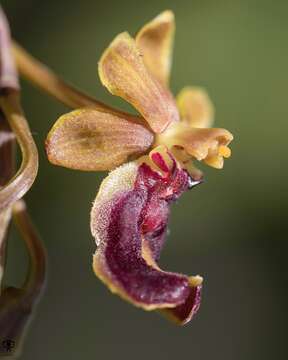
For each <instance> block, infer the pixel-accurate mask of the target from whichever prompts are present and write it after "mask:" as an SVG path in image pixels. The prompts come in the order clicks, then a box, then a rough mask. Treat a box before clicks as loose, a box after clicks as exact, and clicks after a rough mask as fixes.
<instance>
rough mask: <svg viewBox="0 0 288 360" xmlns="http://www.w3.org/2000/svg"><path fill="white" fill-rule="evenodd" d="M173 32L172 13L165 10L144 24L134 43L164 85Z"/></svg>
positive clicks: (166, 79) (154, 74)
mask: <svg viewBox="0 0 288 360" xmlns="http://www.w3.org/2000/svg"><path fill="white" fill-rule="evenodd" d="M174 33H175V20H174V14H173V12H172V11H170V10H166V11H164V12H162V13H161V14H160V15H158V16H157V17H155V18H154V19H153V20H152V21H150V22H149V23H147V24H146V25H144V26H143V27H142V29H141V30H140V31H139V32H138V33H137V35H136V44H137V46H138V48H139V49H140V51H141V53H142V55H143V59H144V63H145V65H146V67H147V68H148V69H149V71H150V72H151V74H152V75H153V76H154V77H155V78H157V79H158V80H159V81H160V82H161V83H162V84H163V85H165V86H168V83H169V76H170V69H171V63H172V52H173V41H174Z"/></svg>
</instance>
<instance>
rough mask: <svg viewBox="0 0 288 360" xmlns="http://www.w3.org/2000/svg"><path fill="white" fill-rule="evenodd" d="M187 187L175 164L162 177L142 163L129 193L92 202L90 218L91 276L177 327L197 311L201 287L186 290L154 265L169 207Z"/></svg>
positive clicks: (178, 278)
mask: <svg viewBox="0 0 288 360" xmlns="http://www.w3.org/2000/svg"><path fill="white" fill-rule="evenodd" d="M110 176H111V175H110ZM112 176H113V175H112ZM190 183H191V181H190V177H189V175H188V173H187V172H186V171H185V170H182V169H180V168H178V167H177V166H176V163H174V165H173V169H172V170H171V171H169V172H167V173H166V174H164V175H163V176H162V175H160V174H159V173H158V172H156V171H154V170H152V169H151V168H150V167H149V166H148V165H147V164H145V163H144V164H142V165H140V166H138V167H137V173H136V174H135V181H134V183H133V186H132V187H130V188H129V189H125V190H124V191H118V192H117V191H116V192H115V194H114V196H112V197H110V199H109V200H108V201H106V202H105V201H104V203H101V201H100V202H99V201H98V202H97V199H96V201H95V203H94V206H93V209H92V213H91V224H93V225H92V226H93V228H92V233H93V234H94V236H95V234H97V235H96V236H97V241H98V244H99V246H98V248H97V251H96V253H95V255H94V270H95V272H96V274H97V275H98V276H99V277H100V278H101V280H102V281H104V282H105V283H106V284H107V285H108V287H109V288H110V289H111V290H112V291H113V292H116V293H118V294H119V295H120V296H122V297H124V298H125V299H126V300H128V301H130V302H132V303H133V304H135V305H137V306H140V307H143V308H145V309H147V310H154V309H161V310H163V311H164V312H165V313H167V314H168V315H169V316H170V317H173V318H175V319H176V320H177V321H178V322H179V321H180V322H181V323H185V322H187V321H189V320H190V318H191V317H192V315H194V313H196V311H197V310H198V308H199V305H200V292H201V286H193V285H191V283H190V278H189V277H188V276H186V275H182V274H178V273H172V272H166V271H163V270H161V269H160V268H159V267H158V264H157V261H158V260H159V257H160V253H161V249H162V247H163V245H164V243H165V237H166V230H167V223H168V217H169V206H170V203H171V202H173V201H175V200H176V199H177V198H178V197H179V196H180V195H181V194H182V193H183V192H184V191H186V190H187V189H188V188H189V184H190ZM95 219H96V221H95ZM97 219H98V220H97ZM188 318H189V320H187V319H188Z"/></svg>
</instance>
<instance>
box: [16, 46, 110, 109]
mask: <svg viewBox="0 0 288 360" xmlns="http://www.w3.org/2000/svg"><path fill="white" fill-rule="evenodd" d="M12 51H13V55H14V58H15V62H16V65H17V67H18V70H19V73H20V74H21V75H22V76H23V77H24V78H26V79H27V80H29V81H31V82H32V83H33V84H34V85H36V86H37V87H39V88H40V89H42V90H44V91H45V92H47V93H48V94H50V95H51V96H53V97H55V98H56V99H58V100H59V101H61V102H62V103H64V104H65V105H67V106H69V107H71V108H79V107H86V106H89V107H94V108H97V109H99V110H111V108H110V107H109V106H107V105H105V104H103V103H101V102H100V101H98V100H96V99H94V98H93V97H91V96H89V95H87V94H85V93H84V92H82V91H79V90H77V89H76V88H74V87H73V86H71V85H69V84H67V83H66V82H64V81H63V80H62V79H61V78H60V77H59V76H57V75H56V74H55V73H54V72H53V71H52V70H50V69H49V68H48V67H47V66H46V65H44V64H42V63H41V62H40V61H38V60H37V59H35V58H34V57H33V56H31V55H30V54H29V53H28V52H27V51H26V50H24V49H23V48H22V47H21V46H19V45H18V44H17V43H15V42H13V46H12Z"/></svg>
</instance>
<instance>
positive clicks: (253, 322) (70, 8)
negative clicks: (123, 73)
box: [2, 0, 288, 360]
mask: <svg viewBox="0 0 288 360" xmlns="http://www.w3.org/2000/svg"><path fill="white" fill-rule="evenodd" d="M2 5H3V7H4V9H5V11H6V13H7V15H8V17H9V20H10V23H11V27H12V32H13V35H14V37H15V38H16V39H17V40H18V41H19V42H20V43H21V44H22V45H23V46H24V47H26V48H27V49H28V50H29V51H31V52H32V53H33V54H34V55H35V56H36V57H38V58H39V59H41V60H42V61H44V62H46V63H47V64H49V66H51V67H52V68H53V69H54V70H56V71H57V72H58V73H59V74H61V75H62V76H63V77H64V78H66V79H68V80H69V81H71V82H72V83H73V84H75V85H77V86H79V87H80V88H82V89H84V90H86V91H88V92H90V93H91V94H93V95H95V96H96V97H97V98H99V99H100V100H102V101H105V102H107V103H110V104H112V105H115V106H120V107H122V108H124V109H125V107H126V109H127V105H126V104H125V103H124V102H122V101H121V100H119V99H117V98H115V97H112V96H110V95H109V94H108V92H107V91H106V90H105V89H104V88H103V87H102V86H101V84H100V82H99V79H98V75H97V61H98V59H99V57H100V55H101V53H102V51H103V49H104V48H105V47H106V46H107V45H108V43H109V42H110V41H111V40H112V39H113V37H114V36H115V35H116V34H117V33H119V32H121V31H123V30H128V31H129V32H130V33H135V31H136V30H137V29H138V28H139V27H140V26H142V25H143V24H144V23H145V22H147V21H148V20H150V19H151V18H153V17H154V16H155V15H157V14H158V13H159V12H161V11H162V10H164V9H167V8H170V9H172V10H174V11H175V14H176V21H177V34H176V44H175V55H174V64H173V74H172V89H173V92H174V93H175V94H176V93H177V92H178V91H179V90H180V89H181V87H183V86H185V85H189V84H194V85H201V86H204V87H206V88H207V90H208V91H209V93H210V94H211V97H212V99H213V101H214V103H215V105H216V110H217V111H216V124H217V126H218V127H224V128H227V129H229V130H230V131H231V132H232V133H233V134H234V136H235V141H234V142H233V145H232V150H233V156H232V158H231V160H228V161H226V164H225V168H224V170H223V171H217V170H214V169H208V168H206V169H205V172H206V182H205V183H204V184H203V185H201V186H200V187H197V188H196V189H194V190H193V191H191V192H188V193H186V194H184V196H183V197H182V199H181V201H179V203H178V204H176V205H175V206H174V207H173V210H172V217H171V223H170V230H171V233H170V235H169V238H168V242H167V246H166V247H165V250H164V252H163V256H162V260H161V265H162V266H163V267H164V268H166V269H169V270H175V271H179V272H180V271H181V272H184V273H190V274H191V273H192V274H201V275H203V276H204V278H205V287H204V293H203V302H202V307H201V310H200V312H199V313H198V315H197V316H196V318H195V319H194V320H193V321H192V322H191V323H190V324H189V325H187V326H185V327H176V326H174V325H172V324H170V323H169V322H167V321H166V320H165V319H163V318H162V317H160V316H159V315H157V314H156V313H153V312H152V313H146V312H144V311H141V310H138V309H136V308H134V307H132V306H131V305H129V304H127V303H125V302H123V301H122V300H120V299H119V298H118V297H116V296H112V295H111V294H110V292H109V291H108V290H107V289H106V288H105V287H104V286H103V285H102V284H101V283H100V281H99V280H98V279H97V278H96V277H95V276H94V274H93V272H92V268H91V260H92V253H93V252H94V250H95V245H94V241H93V238H92V236H91V235H90V232H89V210H90V207H91V203H92V201H93V199H94V197H95V194H96V192H97V189H98V187H99V184H100V182H101V180H102V179H103V177H104V176H105V175H106V174H104V173H100V174H98V173H80V172H76V171H72V170H66V169H63V168H59V167H54V166H52V165H50V164H49V163H48V161H47V159H46V156H45V153H44V146H43V144H44V140H45V136H46V134H47V132H48V131H49V129H50V128H51V126H52V124H53V123H54V121H55V120H56V119H57V117H58V116H59V115H61V114H62V113H64V112H66V111H67V109H66V108H65V107H64V106H63V105H61V104H60V103H57V102H56V101H55V100H54V99H51V98H49V97H47V96H46V95H45V94H42V93H40V92H39V91H38V90H36V89H34V88H33V87H32V86H31V85H29V84H27V83H26V82H23V105H24V108H25V111H26V114H27V117H28V119H29V122H30V125H31V128H32V131H33V135H34V138H35V140H36V142H37V144H38V147H39V152H40V160H41V162H40V171H39V176H38V178H37V181H36V183H35V185H34V186H33V188H32V190H31V191H30V192H29V194H28V195H27V201H28V204H29V206H30V209H31V213H32V215H33V217H34V220H35V222H36V224H37V227H38V229H39V231H40V232H41V234H42V238H43V240H44V242H45V244H46V247H47V250H48V253H49V281H48V284H47V288H46V291H45V294H44V296H43V297H42V300H41V303H40V304H39V306H38V309H37V314H36V316H35V318H34V320H33V322H32V324H31V327H30V329H29V332H28V335H27V338H26V342H25V346H24V353H23V356H22V358H23V359H24V360H30V359H42V360H46V359H47V360H48V359H49V360H50V359H52V358H53V359H69V360H74V359H75V360H76V359H80V358H84V359H91V358H99V359H107V360H109V359H114V358H123V359H127V360H130V359H131V360H132V359H139V360H142V359H147V358H149V357H150V358H153V359H154V358H155V359H156V358H157V359H161V360H162V359H165V360H169V359H175V357H178V358H181V359H182V358H184V357H185V358H189V359H190V358H191V359H201V360H202V359H205V360H206V359H207V360H208V359H221V360H231V359H233V360H238V359H239V360H240V359H245V360H250V359H251V360H252V359H253V360H255V359H261V360H264V359H272V358H273V359H283V358H285V357H286V356H287V355H286V354H287V349H286V343H285V340H286V331H287V330H286V324H287V320H288V318H287V300H288V297H287V294H288V293H287V264H286V257H287V235H286V233H287V230H286V228H287V204H288V202H287V200H288V192H287V177H288V172H287V169H286V162H287V159H286V156H287V146H286V144H287V131H288V122H287V121H288V107H287V85H288V70H287V64H288V46H287V43H288V41H287V40H288V22H287V17H288V2H287V1H284V0H283V1H281V0H278V1H277V0H276V1H273V2H272V1H268V0H264V1H257V0H238V1H233V0H231V1H228V0H227V1H224V0H216V1H215V0H194V1H180V0H178V1H177V2H175V1H160V0H154V1H146V2H144V1H141V2H140V1H129V0H122V1H117V0H113V1H111V0H106V1H102V2H100V1H81V2H80V1H71V0H70V1H68V0H62V1H59V0H58V1H54V0H50V1H40V0H38V1H36V0H35V1H34V0H25V1H20V0H6V1H2ZM285 224H286V225H285ZM25 264H26V263H25V252H24V250H23V247H22V246H21V241H20V239H19V238H18V235H17V234H16V233H15V232H12V236H11V238H10V243H9V263H8V276H7V280H8V281H10V283H12V284H14V285H17V284H18V283H19V282H20V281H21V279H22V276H23V272H24V269H25Z"/></svg>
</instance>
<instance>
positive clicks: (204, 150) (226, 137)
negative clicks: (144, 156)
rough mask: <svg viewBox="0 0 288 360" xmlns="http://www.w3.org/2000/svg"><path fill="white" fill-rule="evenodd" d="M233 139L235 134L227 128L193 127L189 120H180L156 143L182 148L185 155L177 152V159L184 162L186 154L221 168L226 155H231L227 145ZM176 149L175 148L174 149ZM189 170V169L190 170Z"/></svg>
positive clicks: (158, 137) (159, 137)
mask: <svg viewBox="0 0 288 360" xmlns="http://www.w3.org/2000/svg"><path fill="white" fill-rule="evenodd" d="M232 140H233V135H232V134H231V133H230V132H229V131H228V130H226V129H216V128H211V129H200V128H199V129H197V128H191V126H190V125H189V124H188V123H187V122H184V121H183V122H179V123H177V124H173V125H171V126H169V128H168V129H167V130H166V131H165V132H164V133H163V134H160V135H157V137H156V141H155V143H156V144H164V145H166V146H167V147H168V148H169V149H173V148H174V149H176V150H177V149H178V148H180V149H181V148H182V149H183V150H184V153H183V157H182V158H181V156H182V155H181V150H179V151H180V153H179V151H178V154H175V157H176V158H177V159H180V160H181V161H182V162H183V161H184V162H185V160H186V158H185V154H186V155H187V157H188V158H189V155H190V157H191V158H192V159H196V160H198V161H202V160H203V161H204V162H205V163H206V164H207V165H210V166H213V167H215V168H218V169H221V168H222V167H223V163H224V161H223V160H224V159H223V158H224V157H225V158H228V157H229V156H230V155H231V151H230V149H229V148H228V147H227V145H229V143H230V142H231V141H232ZM172 151H175V150H172ZM188 171H189V170H188Z"/></svg>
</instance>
